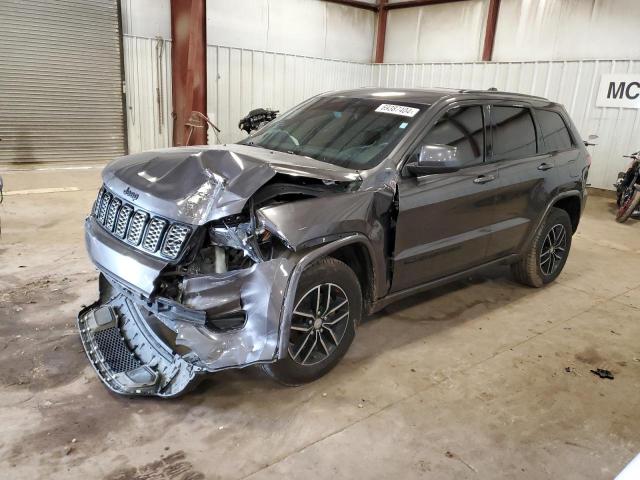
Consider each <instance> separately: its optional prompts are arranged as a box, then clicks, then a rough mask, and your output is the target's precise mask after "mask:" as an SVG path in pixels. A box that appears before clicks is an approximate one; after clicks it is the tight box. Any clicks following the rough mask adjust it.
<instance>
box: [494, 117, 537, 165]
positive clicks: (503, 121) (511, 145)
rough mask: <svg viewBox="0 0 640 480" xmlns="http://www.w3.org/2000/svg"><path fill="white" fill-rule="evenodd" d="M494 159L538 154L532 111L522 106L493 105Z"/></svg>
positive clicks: (509, 158) (511, 158)
mask: <svg viewBox="0 0 640 480" xmlns="http://www.w3.org/2000/svg"><path fill="white" fill-rule="evenodd" d="M491 125H492V127H493V160H494V161H499V160H513V159H517V158H524V157H530V156H532V155H536V154H537V145H536V129H535V126H534V124H533V118H532V117H531V111H530V110H529V109H528V108H522V107H501V106H492V107H491Z"/></svg>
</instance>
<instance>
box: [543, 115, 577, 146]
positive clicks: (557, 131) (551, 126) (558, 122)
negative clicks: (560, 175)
mask: <svg viewBox="0 0 640 480" xmlns="http://www.w3.org/2000/svg"><path fill="white" fill-rule="evenodd" d="M536 117H537V118H538V123H539V125H540V130H541V132H540V134H541V137H542V141H543V144H544V145H543V147H542V149H543V153H550V152H561V151H563V150H570V149H571V148H572V147H573V142H572V141H571V135H569V130H567V125H566V124H565V123H564V120H563V119H562V117H561V116H560V114H558V113H556V112H551V111H549V110H536Z"/></svg>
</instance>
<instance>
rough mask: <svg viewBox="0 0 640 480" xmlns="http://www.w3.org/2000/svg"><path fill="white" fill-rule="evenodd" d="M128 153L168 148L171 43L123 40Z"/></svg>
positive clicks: (131, 38)
mask: <svg viewBox="0 0 640 480" xmlns="http://www.w3.org/2000/svg"><path fill="white" fill-rule="evenodd" d="M123 50H124V71H125V85H126V108H127V131H128V136H129V152H130V153H134V152H141V151H144V150H151V149H154V148H164V147H169V146H171V134H172V131H173V118H172V116H171V111H172V107H171V42H170V41H168V40H163V39H162V38H156V39H151V38H143V37H135V36H132V35H125V36H124V37H123Z"/></svg>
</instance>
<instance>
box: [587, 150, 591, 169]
mask: <svg viewBox="0 0 640 480" xmlns="http://www.w3.org/2000/svg"><path fill="white" fill-rule="evenodd" d="M587 167H591V154H590V153H587Z"/></svg>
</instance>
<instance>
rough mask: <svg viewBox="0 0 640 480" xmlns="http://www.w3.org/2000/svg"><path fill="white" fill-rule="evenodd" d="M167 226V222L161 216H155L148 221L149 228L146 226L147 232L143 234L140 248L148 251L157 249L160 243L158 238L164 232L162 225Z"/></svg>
mask: <svg viewBox="0 0 640 480" xmlns="http://www.w3.org/2000/svg"><path fill="white" fill-rule="evenodd" d="M166 226H167V222H166V221H165V220H162V219H161V218H158V217H155V218H154V219H153V220H151V223H149V228H147V233H146V235H145V236H144V242H143V244H142V248H144V249H145V250H148V251H149V252H155V251H156V250H158V246H159V245H160V238H161V237H162V234H163V233H164V227H166Z"/></svg>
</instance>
